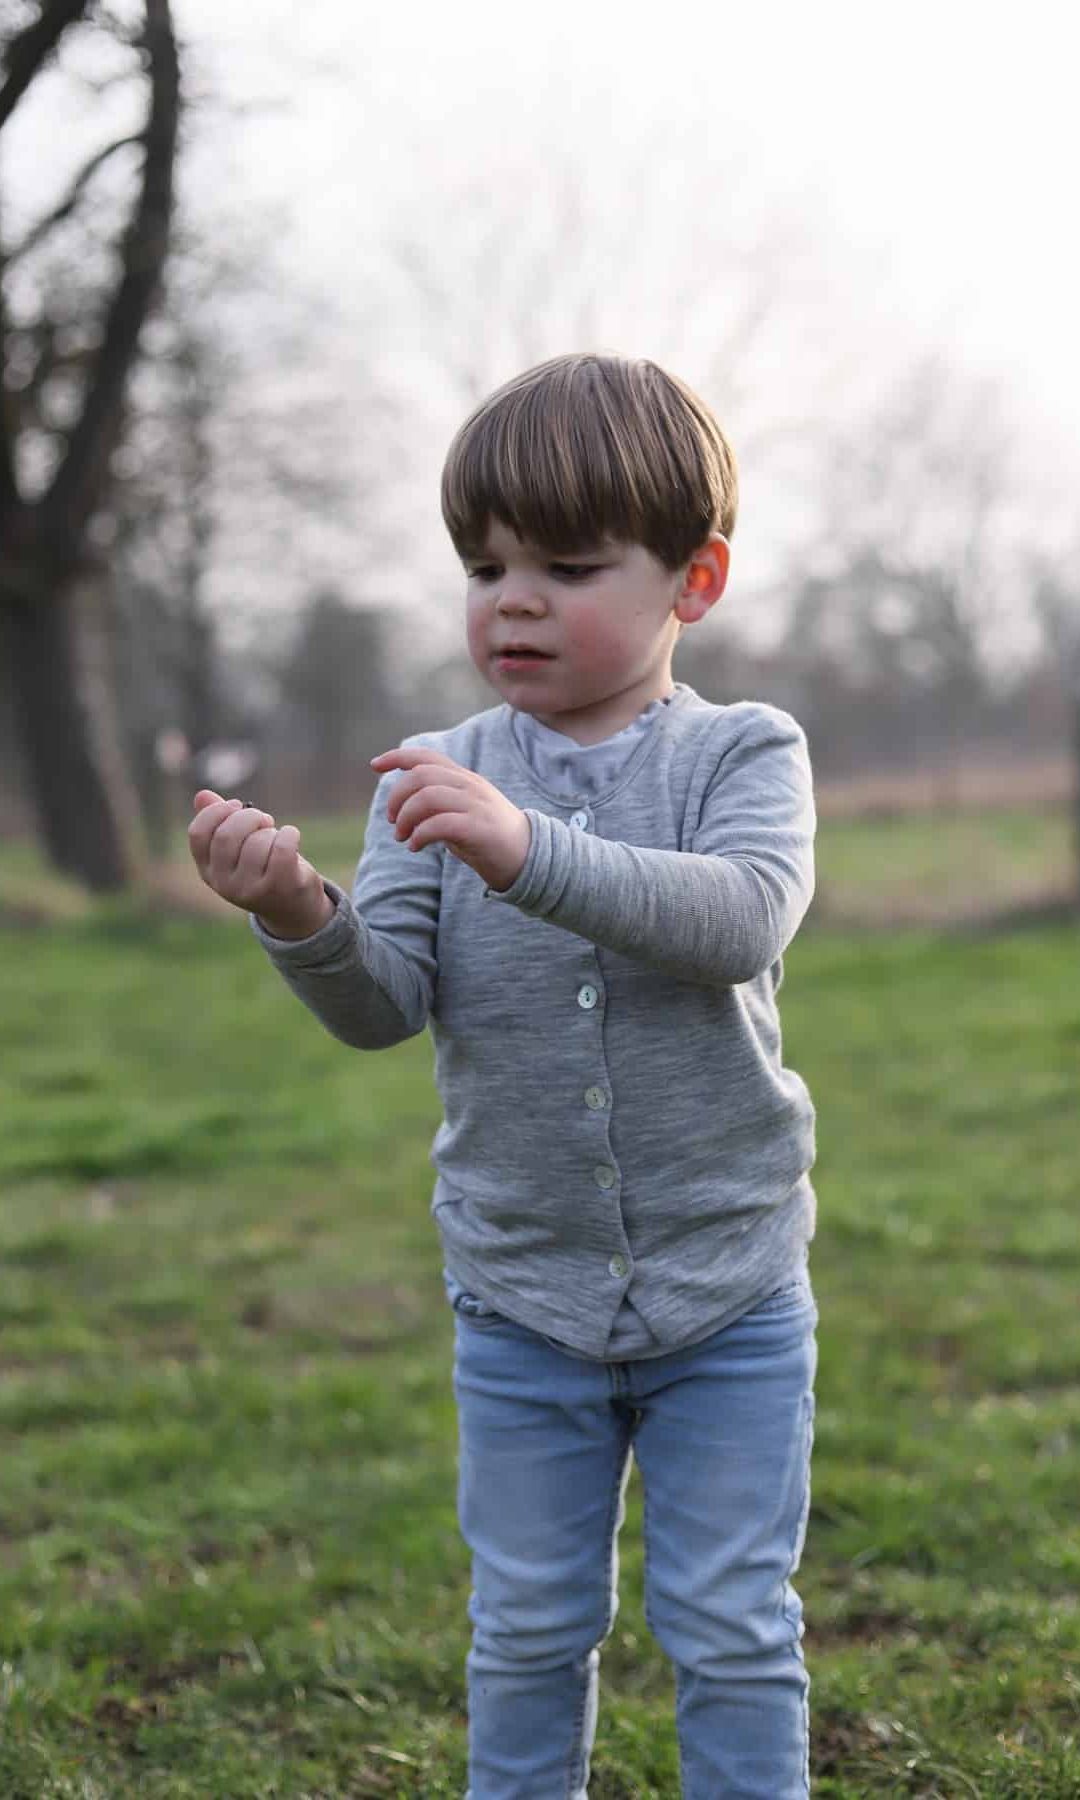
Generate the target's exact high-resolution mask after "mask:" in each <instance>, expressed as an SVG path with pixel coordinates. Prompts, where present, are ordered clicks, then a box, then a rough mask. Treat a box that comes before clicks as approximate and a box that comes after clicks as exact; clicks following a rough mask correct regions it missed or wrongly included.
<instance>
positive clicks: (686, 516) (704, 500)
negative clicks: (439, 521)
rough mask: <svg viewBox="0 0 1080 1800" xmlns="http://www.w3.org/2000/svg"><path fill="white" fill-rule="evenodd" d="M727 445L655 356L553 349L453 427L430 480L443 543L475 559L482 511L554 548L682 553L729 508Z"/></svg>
mask: <svg viewBox="0 0 1080 1800" xmlns="http://www.w3.org/2000/svg"><path fill="white" fill-rule="evenodd" d="M738 497H739V494H738V473H737V470H736V466H735V457H734V454H733V452H732V449H731V446H730V444H729V443H728V441H727V439H726V438H725V437H724V434H723V432H722V431H721V430H720V427H719V425H718V424H717V422H716V420H715V419H714V418H713V416H712V413H711V412H710V411H709V409H708V407H707V406H706V405H705V404H704V402H703V401H701V400H699V399H698V397H697V395H696V394H695V393H694V392H693V391H692V389H690V388H688V387H687V386H686V383H685V382H683V381H680V380H679V378H678V377H677V376H675V375H668V374H667V373H666V372H665V371H664V370H663V369H661V368H659V367H658V366H657V365H656V363H654V362H649V361H647V360H645V359H643V358H642V359H631V358H629V357H622V356H601V355H577V356H556V357H553V358H552V359H551V361H550V362H543V363H539V364H538V365H537V367H536V368H534V369H528V370H526V372H525V373H524V374H523V375H518V376H515V378H514V379H513V380H512V381H508V382H506V383H505V384H504V386H502V387H500V388H498V389H496V391H495V393H493V394H491V395H489V397H488V398H487V399H486V400H485V401H484V402H483V403H482V404H481V405H480V406H478V407H477V408H476V410H475V412H473V413H472V414H471V415H470V416H469V418H468V419H466V421H465V423H464V425H462V426H461V428H460V430H459V431H458V432H457V434H456V436H455V437H454V440H453V442H452V444H451V445H450V449H449V451H448V453H447V458H446V463H445V465H444V467H443V475H442V512H443V518H444V519H445V521H446V527H447V530H448V531H449V533H450V537H451V539H452V540H453V544H454V548H455V549H456V551H457V553H458V555H459V556H461V557H463V558H468V557H474V556H478V555H479V554H480V553H481V551H482V548H483V543H484V539H485V537H486V535H487V530H488V525H489V522H490V520H491V519H492V518H496V519H498V520H499V521H500V523H501V524H503V525H506V526H508V527H509V528H510V530H512V531H514V532H516V533H517V535H518V537H520V538H522V539H523V540H527V541H528V542H530V543H533V544H536V545H538V546H539V547H540V548H541V549H544V550H548V551H551V552H556V553H566V552H569V551H580V550H586V549H593V548H596V547H597V546H598V545H599V544H601V543H603V541H604V540H605V539H615V540H617V541H619V542H622V543H633V544H643V545H644V546H645V548H646V549H647V550H651V552H652V554H653V555H654V556H655V557H656V558H657V560H658V561H659V562H661V563H663V565H664V567H665V568H668V569H672V570H674V569H678V568H681V567H682V565H683V564H684V563H686V562H688V561H689V559H690V557H691V556H692V555H693V554H694V552H695V550H699V549H700V548H701V546H702V545H703V544H704V543H705V541H706V539H707V538H708V537H709V535H710V533H712V532H714V531H720V532H723V534H724V536H725V537H726V538H730V537H731V534H732V531H733V530H734V528H735V514H736V511H737V509H738Z"/></svg>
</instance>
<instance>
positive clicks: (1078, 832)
mask: <svg viewBox="0 0 1080 1800" xmlns="http://www.w3.org/2000/svg"><path fill="white" fill-rule="evenodd" d="M1070 699H1071V701H1072V750H1073V848H1074V851H1075V862H1074V868H1075V872H1076V887H1075V889H1074V891H1073V905H1074V906H1075V907H1076V910H1077V912H1080V682H1078V683H1077V685H1076V686H1075V687H1074V688H1073V689H1072V692H1071V695H1070Z"/></svg>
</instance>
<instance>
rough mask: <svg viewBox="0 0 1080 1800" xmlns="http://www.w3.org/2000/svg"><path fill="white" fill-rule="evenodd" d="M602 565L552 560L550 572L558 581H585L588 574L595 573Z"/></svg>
mask: <svg viewBox="0 0 1080 1800" xmlns="http://www.w3.org/2000/svg"><path fill="white" fill-rule="evenodd" d="M602 567H603V564H602V563H568V562H553V563H552V565H551V573H552V574H553V575H557V576H558V577H559V579H560V581H587V580H588V579H589V576H590V575H596V574H598V573H599V571H600V569H601V568H602Z"/></svg>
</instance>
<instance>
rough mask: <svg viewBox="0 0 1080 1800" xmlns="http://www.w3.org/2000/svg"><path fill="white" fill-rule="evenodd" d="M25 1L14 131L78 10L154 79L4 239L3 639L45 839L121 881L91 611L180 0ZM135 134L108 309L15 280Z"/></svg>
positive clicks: (114, 761) (126, 860)
mask: <svg viewBox="0 0 1080 1800" xmlns="http://www.w3.org/2000/svg"><path fill="white" fill-rule="evenodd" d="M16 16H17V18H19V23H18V24H17V27H16V28H15V29H14V30H13V31H11V32H9V35H8V39H7V44H6V65H7V74H6V79H5V80H4V83H3V86H2V87H0V130H2V129H3V127H4V126H5V125H6V124H7V122H8V120H9V119H10V117H11V115H12V113H13V111H14V109H15V107H16V105H17V103H18V102H19V100H20V99H21V98H22V97H23V95H24V94H25V93H26V91H27V89H28V88H29V87H30V86H31V84H32V83H33V81H34V80H35V79H36V78H38V77H39V76H40V75H41V73H42V71H43V70H44V69H45V68H46V67H47V65H48V63H49V59H50V58H51V57H52V55H53V53H54V52H55V50H56V47H57V45H58V43H59V41H60V39H61V37H62V36H63V34H64V33H65V32H66V31H68V30H69V29H70V28H73V27H76V26H78V25H82V26H84V27H87V28H90V27H92V28H95V29H97V30H100V31H102V32H107V33H108V34H109V35H110V37H111V38H112V39H113V40H114V42H115V43H117V44H118V45H120V46H121V48H122V49H123V50H125V51H126V53H127V56H128V59H129V62H130V63H131V64H132V66H135V67H137V66H138V65H139V64H141V66H142V69H143V70H144V72H145V80H146V87H147V111H146V119H145V125H144V127H143V129H142V130H141V131H140V132H138V133H137V134H134V135H132V134H130V133H128V134H125V135H124V136H123V137H121V138H118V139H117V140H116V141H114V142H112V143H110V144H108V145H106V146H105V147H104V148H101V149H98V150H97V151H95V153H94V154H93V155H92V156H91V157H90V158H89V160H88V161H87V162H86V163H85V164H84V165H83V166H82V168H81V169H79V170H78V172H77V173H76V175H75V176H74V179H73V180H72V182H71V185H70V187H69V190H68V192H67V194H66V195H65V196H64V197H63V199H62V200H61V201H60V202H59V203H58V204H57V205H56V206H55V207H54V208H53V209H52V210H51V212H49V213H48V214H47V215H46V216H44V217H43V218H41V219H39V220H38V221H37V222H36V223H35V224H34V225H33V226H32V227H31V229H30V230H29V231H28V232H26V234H25V235H24V236H23V238H22V241H21V242H20V243H17V244H15V245H11V244H5V245H4V246H3V248H2V250H0V265H2V266H0V275H2V279H3V289H2V299H0V338H2V348H3V364H4V396H3V398H4V405H3V410H2V414H0V644H2V646H3V654H4V655H5V657H6V658H7V659H8V661H9V663H10V666H11V670H12V674H13V677H14V680H13V690H14V693H15V696H16V707H17V716H18V721H19V727H20V734H21V739H22V743H23V747H24V751H25V762H26V767H27V770H28V774H29V780H30V784H31V788H32V791H33V796H34V800H35V804H36V809H37V815H38V819H39V823H40V830H41V836H42V841H43V843H44V846H45V848H46V850H47V852H48V854H49V855H50V857H51V858H52V860H53V861H54V862H55V863H56V864H57V865H58V866H59V867H60V868H62V869H64V870H66V871H67V872H69V873H71V874H72V875H74V876H76V877H77V878H78V879H80V880H82V881H84V882H85V883H86V884H87V885H88V886H90V887H91V888H94V889H97V890H108V889H116V888H120V887H122V886H124V885H125V883H126V882H127V881H128V880H129V878H130V874H131V863H132V851H131V828H132V825H133V818H132V813H133V797H132V795H131V792H130V790H129V789H128V787H127V785H126V782H125V771H124V765H123V759H122V757H120V756H119V755H117V754H116V752H115V744H114V743H113V742H112V741H111V737H112V723H113V721H112V720H111V717H110V713H109V708H108V704H107V697H106V696H105V694H104V691H103V686H102V669H101V666H100V662H95V661H94V660H92V659H91V660H90V661H89V662H88V660H87V656H86V649H87V645H88V644H90V645H91V646H92V645H93V643H94V638H95V633H94V630H93V623H92V620H90V619H88V616H87V615H88V611H90V610H92V604H93V600H94V596H95V593H97V594H100V590H101V585H102V582H103V579H104V576H105V565H104V562H103V558H102V556H101V554H100V551H99V549H98V548H97V547H96V546H95V542H94V532H93V527H94V521H95V516H96V515H97V513H98V511H99V509H100V508H101V506H102V504H103V502H104V500H105V499H106V497H107V495H108V491H109V485H110V477H111V466H112V459H113V455H114V452H115V451H116V450H117V448H118V446H119V445H120V443H121V441H122V438H123V434H124V428H125V421H126V415H127V401H128V386H129V377H130V374H131V370H132V367H133V365H134V363H135V360H136V357H137V354H138V348H139V340H140V335H141V333H142V331H143V328H144V326H145V324H146V322H147V319H148V318H149V316H150V314H151V312H152V310H153V308H154V305H155V303H156V301H157V299H158V296H159V292H160V288H161V281H162V275H163V271H164V267H165V261H166V255H167V251H168V244H169V228H170V221H171V215H172V206H173V178H174V164H175V158H176V144H177V131H178V123H179V115H180V77H179V64H178V56H177V48H176V40H175V35H174V30H173V22H172V17H171V12H170V5H169V0H145V4H144V10H143V17H142V21H141V27H140V29H139V30H138V31H137V32H134V33H129V32H128V30H127V29H126V27H125V26H124V25H123V24H122V22H120V21H119V20H117V19H115V18H113V17H111V15H110V14H109V13H108V12H107V10H106V8H105V7H104V6H96V5H93V4H92V3H91V0H43V3H42V5H41V6H40V8H39V10H38V12H37V14H36V16H34V17H33V18H31V19H30V20H29V22H25V21H24V20H22V19H21V17H20V16H19V15H16ZM132 149H137V150H140V151H141V152H142V168H141V177H140V179H139V182H138V188H137V193H136V197H135V200H134V203H133V206H132V210H131V213H130V216H129V218H128V221H127V224H126V226H125V228H124V230H123V232H122V235H121V237H120V241H119V244H118V246H117V250H116V261H117V264H118V273H117V274H116V275H115V276H114V277H113V279H112V281H111V284H110V285H109V286H108V288H107V289H106V290H105V292H104V297H103V298H101V299H100V300H99V306H98V309H97V316H96V317H94V316H87V314H86V312H85V311H82V310H80V313H78V314H73V313H72V311H71V309H70V306H69V305H68V298H69V297H68V296H65V294H64V293H63V292H58V291H56V290H55V288H54V289H52V290H47V291H46V292H45V293H44V294H43V295H40V294H39V295H37V296H36V301H37V303H36V304H34V303H33V301H29V302H28V299H27V295H28V293H30V292H32V284H29V283H27V284H24V285H23V286H22V287H21V288H19V289H18V291H16V289H17V282H16V278H17V277H19V276H20V275H21V274H22V273H23V271H24V270H25V268H26V267H27V266H28V265H29V264H30V263H31V261H32V260H33V259H34V258H36V257H40V256H41V255H42V254H47V251H48V245H49V240H50V237H51V235H52V233H53V232H54V231H55V230H56V229H57V228H58V227H60V226H62V225H63V224H64V223H65V221H68V220H70V219H72V217H73V216H76V215H77V214H78V212H79V209H80V206H81V205H82V202H83V200H84V197H85V194H86V191H87V189H88V187H89V186H90V185H91V183H92V180H93V178H94V176H95V175H96V174H97V172H98V171H99V170H100V169H101V168H102V167H103V166H104V165H105V164H106V163H107V162H109V161H111V159H113V158H114V157H117V156H119V155H121V154H122V153H123V154H126V153H127V152H128V151H130V150H132ZM13 295H14V306H13V299H12V297H13Z"/></svg>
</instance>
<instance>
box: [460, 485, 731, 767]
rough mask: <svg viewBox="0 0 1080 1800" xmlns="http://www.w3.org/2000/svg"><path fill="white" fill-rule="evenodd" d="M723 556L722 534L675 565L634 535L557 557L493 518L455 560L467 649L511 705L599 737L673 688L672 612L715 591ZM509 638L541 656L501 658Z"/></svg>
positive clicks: (693, 614)
mask: <svg viewBox="0 0 1080 1800" xmlns="http://www.w3.org/2000/svg"><path fill="white" fill-rule="evenodd" d="M727 557H728V550H727V544H726V542H725V540H724V539H723V538H721V537H715V538H713V539H710V542H709V543H708V544H707V545H706V546H705V547H704V549H703V550H702V551H701V552H700V553H699V555H697V556H695V557H694V558H692V559H691V562H690V564H689V565H688V567H687V568H686V569H682V570H678V571H675V572H673V571H672V570H670V569H666V568H665V567H664V566H663V564H662V563H660V562H658V561H657V559H656V557H654V556H653V555H652V553H651V551H649V550H646V549H644V548H643V547H642V546H641V545H640V544H622V543H618V544H617V543H607V544H605V545H603V546H602V547H601V548H598V549H596V550H590V551H584V550H582V551H576V552H573V553H571V552H567V554H566V556H565V557H557V556H553V555H552V554H551V552H550V551H547V550H541V549H539V548H538V547H536V546H534V545H531V544H529V543H525V542H523V541H522V540H521V539H520V538H519V537H518V536H517V535H516V533H514V532H513V531H511V530H510V528H509V526H506V525H503V524H501V523H500V521H499V520H497V519H492V520H490V521H489V525H488V533H487V538H486V541H485V543H484V547H483V554H482V555H480V556H477V557H471V558H469V559H468V560H467V561H466V564H465V567H466V572H467V576H468V597H467V633H468V641H469V654H470V656H471V657H472V660H473V662H474V663H475V664H476V667H477V668H478V669H479V671H480V673H481V675H483V677H484V679H485V680H486V681H489V682H490V683H491V685H492V687H494V688H495V689H496V690H497V692H498V693H500V694H501V695H502V697H503V699H504V700H507V701H508V702H509V703H510V705H511V706H515V707H517V708H519V710H520V711H522V712H528V713H532V714H533V715H534V716H535V717H536V718H538V719H539V720H540V722H541V723H542V724H544V725H549V726H551V728H552V730H554V731H561V732H564V733H565V734H566V736H567V737H570V738H573V739H574V740H575V741H576V742H577V743H579V744H595V743H599V742H600V740H601V739H602V738H605V737H610V736H611V734H612V733H613V732H616V731H620V730H621V729H622V727H623V726H624V725H629V724H630V723H631V721H632V720H633V719H635V718H636V717H637V715H638V713H639V712H641V710H642V709H643V707H645V706H647V705H648V703H649V701H650V700H656V699H662V698H666V696H667V695H668V694H670V693H671V691H672V681H671V655H672V651H673V650H674V647H675V641H676V638H677V637H678V632H679V624H680V621H682V622H683V623H692V622H693V621H694V620H696V619H699V618H701V617H702V616H703V615H704V613H706V612H707V611H708V609H709V607H710V606H712V605H713V604H714V603H715V601H717V600H718V599H719V598H720V595H721V594H722V593H723V590H724V582H725V580H726V578H727ZM511 645H515V646H516V645H523V646H528V647H529V648H531V649H533V650H536V651H543V652H545V655H544V656H543V657H536V656H534V657H531V658H528V659H522V660H520V661H517V662H508V661H506V660H504V658H503V657H502V656H501V654H500V653H501V652H503V651H505V649H506V648H507V646H511Z"/></svg>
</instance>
